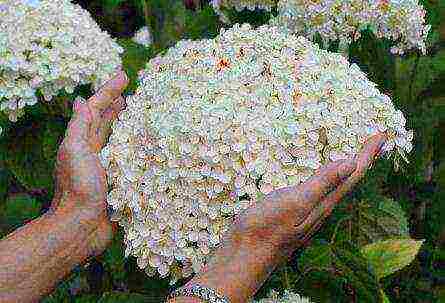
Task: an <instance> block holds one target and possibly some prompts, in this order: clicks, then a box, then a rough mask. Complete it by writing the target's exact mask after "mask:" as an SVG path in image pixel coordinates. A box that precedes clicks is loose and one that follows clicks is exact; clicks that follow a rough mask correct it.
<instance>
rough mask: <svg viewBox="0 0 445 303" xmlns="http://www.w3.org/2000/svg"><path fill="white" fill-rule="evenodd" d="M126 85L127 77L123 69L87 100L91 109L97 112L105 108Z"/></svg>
mask: <svg viewBox="0 0 445 303" xmlns="http://www.w3.org/2000/svg"><path fill="white" fill-rule="evenodd" d="M127 85H128V77H127V75H126V74H125V72H124V71H119V72H118V74H117V75H116V76H115V77H114V78H112V79H111V80H109V81H108V82H107V83H105V85H104V86H103V87H102V88H101V89H100V90H99V91H98V92H97V93H96V94H95V95H94V96H93V97H91V98H90V100H89V104H90V106H91V108H92V110H95V111H97V112H99V113H101V112H102V111H104V110H105V109H107V108H108V107H109V106H110V105H111V104H112V103H113V101H114V100H115V99H116V98H118V97H119V96H120V95H121V94H122V92H123V90H124V89H125V87H127Z"/></svg>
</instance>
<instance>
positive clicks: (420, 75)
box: [394, 50, 445, 104]
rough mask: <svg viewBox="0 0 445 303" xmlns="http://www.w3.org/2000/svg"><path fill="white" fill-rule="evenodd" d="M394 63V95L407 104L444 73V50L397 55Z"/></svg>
mask: <svg viewBox="0 0 445 303" xmlns="http://www.w3.org/2000/svg"><path fill="white" fill-rule="evenodd" d="M395 64H396V68H395V72H396V74H395V91H394V95H396V96H397V97H398V99H399V100H400V101H402V102H405V103H408V104H409V103H411V102H413V101H415V99H416V98H417V97H418V96H419V93H421V92H422V91H423V90H425V89H427V88H428V86H429V85H430V84H432V83H433V82H434V81H435V80H436V79H437V78H438V77H439V76H440V75H441V74H443V73H445V50H441V51H439V52H438V53H436V54H434V55H433V56H420V55H419V56H410V57H408V58H403V57H397V58H396V63H395Z"/></svg>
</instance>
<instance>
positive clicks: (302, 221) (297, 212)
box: [236, 134, 386, 254]
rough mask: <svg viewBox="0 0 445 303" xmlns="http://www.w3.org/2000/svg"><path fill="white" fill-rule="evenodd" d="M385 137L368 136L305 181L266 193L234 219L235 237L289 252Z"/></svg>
mask: <svg viewBox="0 0 445 303" xmlns="http://www.w3.org/2000/svg"><path fill="white" fill-rule="evenodd" d="M385 141H386V136H385V135H384V134H377V135H375V136H373V137H371V138H370V139H369V140H368V141H367V143H366V145H365V146H364V148H363V149H362V151H361V153H360V154H358V155H356V156H355V157H351V158H348V159H346V160H340V161H335V162H332V163H330V164H328V165H325V166H324V167H322V168H320V169H319V170H318V171H317V172H316V173H315V175H314V176H313V177H312V178H310V179H309V180H308V181H306V182H304V183H302V184H300V185H298V186H292V187H286V188H282V189H279V190H276V191H273V192H271V193H270V194H268V195H267V196H266V197H265V199H264V201H263V202H262V203H258V204H257V206H256V207H254V208H251V209H248V210H247V211H246V212H245V213H243V214H242V215H241V216H239V217H238V218H237V219H236V222H237V223H238V226H239V228H238V231H239V232H238V235H239V236H238V239H239V240H240V239H244V240H245V241H250V242H253V243H252V244H253V245H258V242H259V241H264V242H265V243H266V242H271V241H272V242H273V243H274V244H276V245H277V246H280V247H281V248H280V249H282V250H284V251H286V252H287V253H288V254H290V253H291V252H292V251H293V250H295V249H296V248H298V247H300V246H302V245H303V244H304V243H306V242H307V241H308V239H310V237H311V236H312V235H313V234H314V233H315V232H316V231H317V230H318V229H319V228H320V226H321V225H322V223H323V222H324V220H325V219H326V218H327V217H328V216H329V215H330V214H331V212H332V210H333V208H334V207H335V206H336V205H337V204H338V203H339V202H340V201H341V199H342V198H343V197H344V196H345V195H346V194H347V193H348V192H349V191H351V189H352V188H353V187H354V186H355V185H356V184H357V183H358V182H359V181H360V180H361V179H362V178H363V176H364V175H365V173H366V171H367V170H368V168H370V167H371V165H372V164H373V162H374V161H375V159H376V158H377V157H378V155H379V152H380V150H381V148H382V146H383V145H384V143H385Z"/></svg>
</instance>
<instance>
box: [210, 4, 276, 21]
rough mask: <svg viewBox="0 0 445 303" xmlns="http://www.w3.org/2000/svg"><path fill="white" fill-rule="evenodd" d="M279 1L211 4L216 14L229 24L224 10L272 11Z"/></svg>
mask: <svg viewBox="0 0 445 303" xmlns="http://www.w3.org/2000/svg"><path fill="white" fill-rule="evenodd" d="M277 1H278V0H212V1H211V4H212V6H213V9H214V10H215V12H216V13H217V14H218V15H219V16H220V19H221V21H222V22H224V23H229V22H230V20H229V19H228V18H227V16H226V15H225V14H224V13H223V11H222V8H228V9H229V8H235V9H236V10H237V11H238V12H240V11H242V10H243V9H245V8H247V9H248V10H251V11H254V10H255V9H256V8H259V9H264V10H267V11H271V10H272V8H273V7H275V6H276V4H277Z"/></svg>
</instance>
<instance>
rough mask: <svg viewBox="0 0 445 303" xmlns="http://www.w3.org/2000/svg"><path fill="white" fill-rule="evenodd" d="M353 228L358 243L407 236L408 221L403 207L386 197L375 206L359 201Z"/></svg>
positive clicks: (362, 243)
mask: <svg viewBox="0 0 445 303" xmlns="http://www.w3.org/2000/svg"><path fill="white" fill-rule="evenodd" d="M374 204H375V203H374ZM354 228H355V238H356V240H357V243H359V244H360V245H364V244H368V243H372V242H375V241H378V240H383V239H388V238H394V237H398V238H402V237H409V229H408V221H407V218H406V216H405V213H404V211H403V209H402V208H401V207H400V205H399V204H398V203H397V202H395V201H394V200H392V199H388V198H383V199H382V200H381V201H379V202H377V207H376V206H375V205H372V204H371V203H370V202H367V201H361V202H360V203H359V204H358V205H357V207H356V217H355V218H354Z"/></svg>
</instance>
